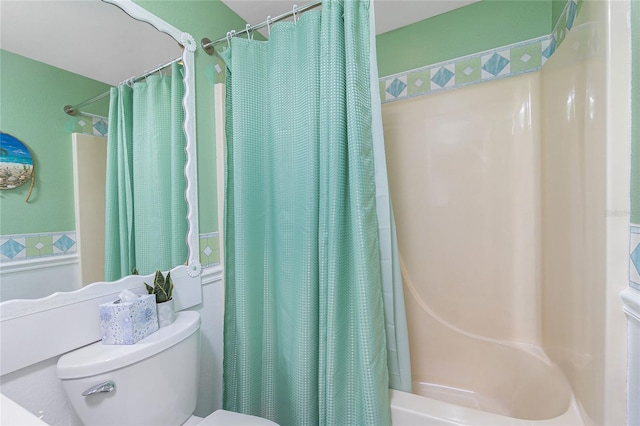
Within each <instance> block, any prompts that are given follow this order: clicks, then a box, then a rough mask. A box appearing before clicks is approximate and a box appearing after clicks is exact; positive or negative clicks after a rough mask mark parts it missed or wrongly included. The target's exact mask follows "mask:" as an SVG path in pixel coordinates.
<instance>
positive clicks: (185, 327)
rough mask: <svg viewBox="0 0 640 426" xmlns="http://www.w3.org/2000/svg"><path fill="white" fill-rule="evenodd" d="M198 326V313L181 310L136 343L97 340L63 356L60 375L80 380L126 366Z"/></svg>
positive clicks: (183, 337)
mask: <svg viewBox="0 0 640 426" xmlns="http://www.w3.org/2000/svg"><path fill="white" fill-rule="evenodd" d="M199 328H200V314H199V313H198V312H194V311H182V312H178V313H177V318H176V320H175V322H174V323H173V324H171V325H169V326H166V327H162V328H160V329H159V330H158V331H156V332H155V333H153V334H151V335H149V336H147V337H145V338H144V339H142V340H140V341H139V342H136V343H135V344H133V345H104V344H102V342H96V343H93V344H91V345H88V346H84V347H82V348H80V349H76V350H75V351H73V352H69V353H67V354H65V355H62V356H61V357H60V358H59V359H58V365H57V374H58V378H60V379H80V378H83V377H89V376H94V375H96V374H102V373H106V372H109V371H113V370H116V369H118V368H122V367H126V366H127V365H131V364H133V363H136V362H138V361H141V360H143V359H145V358H149V357H151V356H153V355H155V354H157V353H159V352H162V351H163V350H165V349H167V348H170V347H171V346H174V345H176V344H177V343H179V342H181V341H183V340H184V339H186V338H187V337H189V336H190V335H192V334H193V333H194V332H195V331H197V330H198V329H199Z"/></svg>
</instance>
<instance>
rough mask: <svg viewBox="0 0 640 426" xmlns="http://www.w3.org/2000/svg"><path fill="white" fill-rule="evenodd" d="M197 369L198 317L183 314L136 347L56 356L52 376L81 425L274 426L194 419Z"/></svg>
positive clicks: (219, 414)
mask: <svg viewBox="0 0 640 426" xmlns="http://www.w3.org/2000/svg"><path fill="white" fill-rule="evenodd" d="M199 367H200V314H198V313H197V312H193V311H182V312H179V313H178V314H177V318H176V320H175V322H174V323H173V324H171V325H169V326H166V327H162V328H160V329H159V330H158V331H156V332H155V333H153V334H151V335H149V336H147V337H145V338H144V339H142V340H140V341H139V342H137V343H136V344H133V345H104V344H102V342H97V343H94V344H91V345H88V346H84V347H82V348H80V349H77V350H75V351H73V352H69V353H67V354H65V355H63V356H61V357H60V359H59V360H58V365H57V374H58V378H59V379H60V380H61V381H62V387H63V388H64V391H65V393H66V396H67V399H68V400H69V402H70V403H71V406H72V407H73V409H74V411H75V412H76V414H77V415H78V417H79V418H80V420H81V421H82V423H83V424H85V425H91V426H98V425H148V426H151V425H172V426H174V425H175V426H179V425H185V426H187V425H189V426H191V425H201V426H204V425H211V426H214V425H225V426H228V425H247V426H250V425H256V426H260V425H265V426H267V425H271V426H274V425H276V423H273V422H272V421H269V420H267V419H263V418H260V417H255V416H248V415H245V414H239V413H233V412H230V411H225V410H218V411H216V412H214V413H213V414H211V415H209V416H207V417H206V418H204V419H202V418H199V417H196V416H194V415H193V411H194V410H195V408H196V399H197V395H198V375H199V370H200V368H199ZM276 426H277V425H276Z"/></svg>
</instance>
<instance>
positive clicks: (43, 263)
mask: <svg viewBox="0 0 640 426" xmlns="http://www.w3.org/2000/svg"><path fill="white" fill-rule="evenodd" d="M78 262H79V257H78V254H77V253H74V254H63V255H59V256H47V257H36V258H33V259H25V260H16V261H13V262H2V263H0V276H2V275H7V274H15V273H18V272H25V271H35V270H38V269H43V268H54V267H56V266H65V265H73V264H78Z"/></svg>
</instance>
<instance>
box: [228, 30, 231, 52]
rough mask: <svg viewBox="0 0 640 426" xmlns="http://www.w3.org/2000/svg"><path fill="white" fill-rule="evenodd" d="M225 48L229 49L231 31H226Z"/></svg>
mask: <svg viewBox="0 0 640 426" xmlns="http://www.w3.org/2000/svg"><path fill="white" fill-rule="evenodd" d="M227 46H228V47H229V48H231V31H227Z"/></svg>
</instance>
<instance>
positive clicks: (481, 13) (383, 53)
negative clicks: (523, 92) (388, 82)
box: [376, 0, 566, 77]
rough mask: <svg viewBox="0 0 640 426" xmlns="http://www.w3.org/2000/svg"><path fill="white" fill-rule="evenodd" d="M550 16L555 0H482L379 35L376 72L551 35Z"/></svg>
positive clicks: (421, 65)
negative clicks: (553, 0)
mask: <svg viewBox="0 0 640 426" xmlns="http://www.w3.org/2000/svg"><path fill="white" fill-rule="evenodd" d="M564 3H566V1H564ZM554 11H555V9H554ZM560 12H562V9H560ZM554 13H555V12H554ZM558 13H559V12H558ZM551 19H552V1H551V0H507V1H498V0H483V1H480V2H478V3H474V4H471V5H469V6H466V7H463V8H461V9H456V10H453V11H451V12H447V13H444V14H442V15H438V16H434V17H433V18H430V19H426V20H424V21H420V22H417V23H415V24H412V25H407V26H406V27H402V28H399V29H397V30H394V31H389V32H387V33H384V34H380V35H379V36H378V37H377V39H376V43H377V50H376V52H377V55H378V72H379V74H380V76H381V77H382V76H387V75H390V74H395V73H399V72H402V71H408V70H410V69H414V68H419V67H423V66H426V65H430V64H434V63H437V62H442V61H446V60H449V59H453V58H458V57H461V56H466V55H469V54H472V53H478V52H482V51H484V50H488V49H493V48H495V47H500V46H504V45H507V44H512V43H517V42H520V41H524V40H528V39H532V38H535V37H540V36H543V35H547V34H549V33H550V32H551V30H552V26H551V22H552V21H551ZM556 19H557V18H556Z"/></svg>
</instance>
